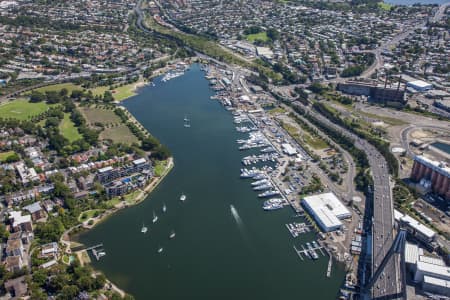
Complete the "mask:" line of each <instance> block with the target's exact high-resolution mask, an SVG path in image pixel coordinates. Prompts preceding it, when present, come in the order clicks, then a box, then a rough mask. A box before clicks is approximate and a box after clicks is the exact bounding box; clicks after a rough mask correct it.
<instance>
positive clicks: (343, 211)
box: [303, 192, 352, 220]
mask: <svg viewBox="0 0 450 300" xmlns="http://www.w3.org/2000/svg"><path fill="white" fill-rule="evenodd" d="M303 201H306V202H307V203H308V204H309V206H310V207H311V208H313V209H319V208H323V209H326V210H328V211H330V212H331V213H332V214H333V215H334V216H335V217H336V218H338V219H340V220H342V219H345V218H349V217H351V216H352V214H351V213H350V211H349V210H348V209H347V207H345V206H344V204H342V202H341V201H340V200H339V199H338V198H337V197H336V196H335V195H334V194H333V193H331V192H330V193H323V194H318V195H313V196H308V197H305V198H303Z"/></svg>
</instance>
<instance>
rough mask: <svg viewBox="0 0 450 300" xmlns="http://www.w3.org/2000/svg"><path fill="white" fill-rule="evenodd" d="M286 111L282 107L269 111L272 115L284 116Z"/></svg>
mask: <svg viewBox="0 0 450 300" xmlns="http://www.w3.org/2000/svg"><path fill="white" fill-rule="evenodd" d="M285 112H286V111H285V110H284V109H283V108H282V107H277V108H274V109H271V110H269V111H268V113H269V114H271V115H277V114H284V113H285Z"/></svg>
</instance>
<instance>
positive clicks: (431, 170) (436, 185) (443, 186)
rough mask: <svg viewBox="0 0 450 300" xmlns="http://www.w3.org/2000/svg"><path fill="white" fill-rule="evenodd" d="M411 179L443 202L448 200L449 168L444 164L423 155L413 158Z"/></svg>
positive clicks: (449, 198)
mask: <svg viewBox="0 0 450 300" xmlns="http://www.w3.org/2000/svg"><path fill="white" fill-rule="evenodd" d="M411 179H412V180H414V181H416V182H419V184H420V185H421V186H423V187H424V188H425V189H427V190H430V191H432V192H433V193H435V194H436V195H439V196H442V197H443V198H444V199H445V200H447V201H448V200H450V168H449V167H448V166H447V165H446V164H445V163H444V162H438V161H434V160H431V159H429V158H427V157H425V156H423V155H417V156H415V157H414V165H413V168H412V171H411Z"/></svg>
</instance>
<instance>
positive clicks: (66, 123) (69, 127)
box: [59, 113, 83, 143]
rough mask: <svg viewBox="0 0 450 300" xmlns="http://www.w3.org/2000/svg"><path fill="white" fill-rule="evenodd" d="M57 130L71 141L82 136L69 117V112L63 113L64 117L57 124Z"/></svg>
mask: <svg viewBox="0 0 450 300" xmlns="http://www.w3.org/2000/svg"><path fill="white" fill-rule="evenodd" d="M59 131H60V132H61V134H62V135H63V136H64V137H65V138H66V139H68V140H69V142H71V143H72V142H73V141H76V140H79V139H81V138H83V137H82V136H81V134H80V133H79V132H78V129H77V128H76V127H75V124H74V123H73V122H72V120H71V119H70V114H68V113H65V114H64V119H63V120H62V121H61V123H60V124H59Z"/></svg>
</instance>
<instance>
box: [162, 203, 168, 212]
mask: <svg viewBox="0 0 450 300" xmlns="http://www.w3.org/2000/svg"><path fill="white" fill-rule="evenodd" d="M162 211H163V213H165V212H166V211H167V207H166V204H164V205H163V207H162Z"/></svg>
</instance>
